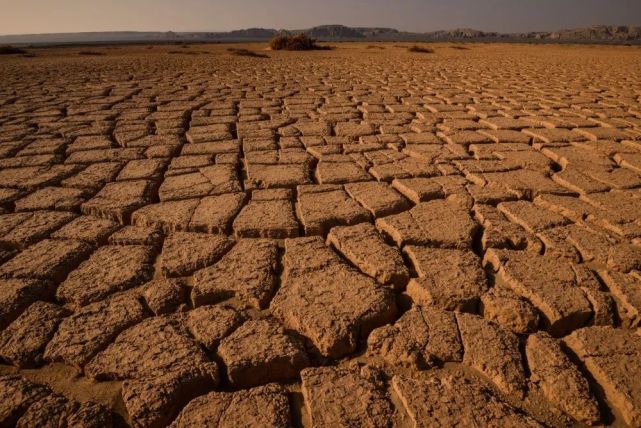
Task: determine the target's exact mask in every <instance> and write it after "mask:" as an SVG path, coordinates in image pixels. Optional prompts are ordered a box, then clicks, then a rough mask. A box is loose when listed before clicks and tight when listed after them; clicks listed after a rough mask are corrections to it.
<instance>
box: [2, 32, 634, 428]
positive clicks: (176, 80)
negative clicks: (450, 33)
mask: <svg viewBox="0 0 641 428" xmlns="http://www.w3.org/2000/svg"><path fill="white" fill-rule="evenodd" d="M408 46H409V45H406V46H400V47H395V46H394V45H392V44H382V45H381V47H382V48H384V49H380V50H379V49H376V50H373V49H368V46H366V45H362V44H358V43H344V44H341V45H340V46H339V47H337V48H335V49H333V50H325V51H312V52H287V51H273V52H271V53H270V54H269V57H265V56H264V55H261V57H255V56H246V55H234V56H232V55H230V51H229V49H236V50H238V49H245V48H247V51H248V52H260V51H261V50H263V49H264V46H261V45H247V46H241V47H239V46H230V45H222V44H219V45H202V46H198V51H197V54H193V55H170V54H171V53H172V52H175V48H174V47H172V46H155V47H154V49H147V48H146V47H145V46H141V45H139V46H122V47H121V48H120V49H117V50H114V49H100V53H101V55H100V56H92V55H82V54H80V55H79V53H81V52H82V51H83V49H80V48H73V47H67V48H34V49H33V51H34V52H37V55H36V57H34V58H30V59H24V58H22V57H19V56H6V57H3V58H2V59H0V75H1V76H3V79H2V82H0V427H4V426H19V427H30V426H96V427H98V426H100V427H105V426H135V427H164V426H168V425H170V424H173V426H175V427H182V426H196V425H197V426H253V427H263V426H273V427H287V426H296V427H312V426H350V427H355V426H372V427H374V426H375V427H379V426H380V427H391V426H399V427H422V426H455V425H459V426H468V425H476V426H585V425H610V426H639V425H641V388H640V387H639V382H638V379H639V377H640V376H641V369H640V367H641V339H640V338H641V335H640V334H639V330H638V329H639V327H640V326H641V218H640V214H639V213H641V85H639V83H638V82H641V72H640V71H639V70H641V59H640V57H639V56H638V54H637V53H636V52H635V51H633V50H631V49H628V48H626V47H616V46H609V47H604V46H602V47H593V46H525V45H516V44H515V45H500V44H491V45H489V44H488V45H486V44H474V45H470V47H471V49H468V50H460V49H450V46H448V45H439V44H435V45H431V48H433V50H434V52H433V53H431V54H430V55H418V54H415V53H411V52H408V51H407V47H408ZM85 50H86V49H85ZM194 52H196V51H195V50H194ZM205 52H206V53H207V55H205V54H204V53H205Z"/></svg>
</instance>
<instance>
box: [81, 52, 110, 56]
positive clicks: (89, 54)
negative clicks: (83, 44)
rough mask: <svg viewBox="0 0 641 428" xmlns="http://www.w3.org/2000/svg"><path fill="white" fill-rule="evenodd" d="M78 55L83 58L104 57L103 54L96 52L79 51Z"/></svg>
mask: <svg viewBox="0 0 641 428" xmlns="http://www.w3.org/2000/svg"><path fill="white" fill-rule="evenodd" d="M78 55H84V56H102V55H106V53H104V52H98V51H80V52H78Z"/></svg>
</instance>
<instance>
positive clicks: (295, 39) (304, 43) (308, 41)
mask: <svg viewBox="0 0 641 428" xmlns="http://www.w3.org/2000/svg"><path fill="white" fill-rule="evenodd" d="M269 47H270V48H272V50H275V51H314V50H327V49H331V48H330V47H328V46H320V45H318V44H316V40H314V39H312V38H310V37H307V36H306V35H305V34H299V35H297V36H276V37H274V38H273V39H272V40H271V41H270V42H269Z"/></svg>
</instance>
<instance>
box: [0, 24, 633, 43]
mask: <svg viewBox="0 0 641 428" xmlns="http://www.w3.org/2000/svg"><path fill="white" fill-rule="evenodd" d="M300 33H304V34H306V35H308V36H309V37H312V38H315V39H318V40H321V41H425V42H428V41H457V40H469V41H474V40H478V41H538V42H551V43H555V42H556V43H562V42H578V43H641V27H637V26H606V25H598V26H593V27H586V28H574V29H568V30H559V31H554V32H529V33H497V32H486V31H480V30H474V29H471V28H459V29H454V30H443V31H432V32H426V33H416V32H407V31H399V30H395V29H393V28H378V27H347V26H344V25H320V26H317V27H313V28H309V29H306V30H275V29H269V28H248V29H245V30H234V31H227V32H173V31H167V32H137V31H111V32H94V33H56V34H23V35H7V36H0V44H18V45H25V44H34V45H36V44H48V45H50V44H79V43H124V42H139V43H147V42H186V41H228V42H231V41H238V42H242V41H264V40H269V39H271V38H272V37H274V36H276V35H279V34H284V35H293V34H300Z"/></svg>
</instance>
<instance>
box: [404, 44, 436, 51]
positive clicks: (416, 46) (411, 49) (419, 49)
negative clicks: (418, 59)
mask: <svg viewBox="0 0 641 428" xmlns="http://www.w3.org/2000/svg"><path fill="white" fill-rule="evenodd" d="M407 50H408V52H418V53H434V49H431V48H426V47H424V46H418V45H414V46H410V47H409V48H407Z"/></svg>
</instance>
